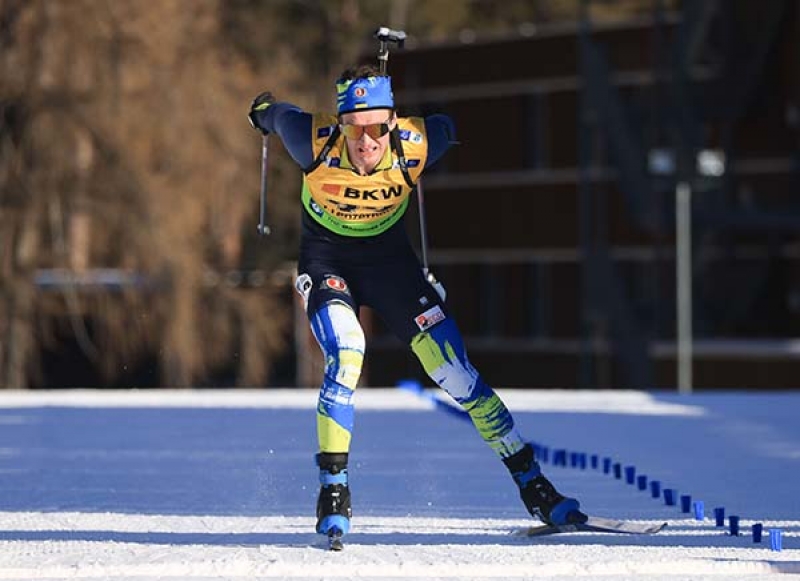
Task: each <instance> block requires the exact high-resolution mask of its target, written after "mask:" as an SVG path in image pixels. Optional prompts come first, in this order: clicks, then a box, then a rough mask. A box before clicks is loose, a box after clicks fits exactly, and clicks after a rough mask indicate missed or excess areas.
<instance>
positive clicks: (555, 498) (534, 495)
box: [503, 444, 587, 526]
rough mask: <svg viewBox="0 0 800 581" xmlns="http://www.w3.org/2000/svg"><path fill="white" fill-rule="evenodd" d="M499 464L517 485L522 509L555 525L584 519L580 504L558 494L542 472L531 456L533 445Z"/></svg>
mask: <svg viewBox="0 0 800 581" xmlns="http://www.w3.org/2000/svg"><path fill="white" fill-rule="evenodd" d="M503 463H504V464H505V465H506V468H508V471H509V472H511V476H512V477H513V478H514V482H516V483H517V486H519V494H520V497H522V502H523V503H525V508H527V509H528V512H529V513H531V516H534V517H536V518H538V519H540V520H542V521H543V522H545V523H547V524H549V525H554V526H559V525H565V524H576V523H583V522H586V519H587V516H586V515H585V514H583V513H582V512H581V511H580V503H579V502H578V501H577V500H575V499H574V498H567V497H565V496H564V495H562V494H561V493H559V492H558V491H557V490H556V489H555V487H554V486H553V485H552V484H551V483H550V481H549V480H548V479H547V478H545V477H544V476H543V475H542V470H541V468H539V463H538V462H536V460H535V459H534V457H533V446H531V445H530V444H525V447H524V448H523V449H522V450H520V451H519V452H517V453H516V454H514V455H513V456H509V457H508V458H504V459H503Z"/></svg>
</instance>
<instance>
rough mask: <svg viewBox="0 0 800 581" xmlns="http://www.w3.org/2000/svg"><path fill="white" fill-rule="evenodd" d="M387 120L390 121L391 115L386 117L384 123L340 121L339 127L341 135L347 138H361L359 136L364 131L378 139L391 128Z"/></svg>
mask: <svg viewBox="0 0 800 581" xmlns="http://www.w3.org/2000/svg"><path fill="white" fill-rule="evenodd" d="M389 121H391V117H390V118H389V119H387V120H386V122H385V123H370V124H369V125H351V124H349V123H347V124H345V123H342V124H340V125H339V127H341V130H342V135H344V136H345V137H347V138H348V139H361V136H362V135H364V134H365V133H366V134H367V135H369V136H370V137H371V138H372V139H380V138H381V137H383V136H384V135H386V134H387V133H389V131H391V130H392V128H391V127H389Z"/></svg>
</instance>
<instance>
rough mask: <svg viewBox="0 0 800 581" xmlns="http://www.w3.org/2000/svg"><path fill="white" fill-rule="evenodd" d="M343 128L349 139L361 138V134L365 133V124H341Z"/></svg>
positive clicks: (343, 133)
mask: <svg viewBox="0 0 800 581" xmlns="http://www.w3.org/2000/svg"><path fill="white" fill-rule="evenodd" d="M340 127H341V128H342V135H344V136H345V137H347V138H348V139H360V138H361V134H362V133H364V129H363V127H364V126H363V125H340Z"/></svg>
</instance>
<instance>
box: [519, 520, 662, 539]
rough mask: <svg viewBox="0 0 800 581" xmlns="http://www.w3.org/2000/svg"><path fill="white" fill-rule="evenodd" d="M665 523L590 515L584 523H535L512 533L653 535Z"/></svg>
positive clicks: (538, 535)
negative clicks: (640, 521) (557, 524)
mask: <svg viewBox="0 0 800 581" xmlns="http://www.w3.org/2000/svg"><path fill="white" fill-rule="evenodd" d="M665 526H667V523H657V524H652V523H639V522H632V521H627V520H619V519H611V518H602V517H597V516H590V517H589V518H588V520H587V521H586V522H585V523H574V524H567V525H559V526H556V525H548V524H543V525H535V526H531V527H524V528H521V529H517V530H515V531H514V532H513V533H512V534H513V535H514V536H518V537H540V536H544V535H555V534H560V533H577V532H588V533H617V534H628V535H653V534H655V533H657V532H659V531H660V530H662V529H663V528H664V527H665Z"/></svg>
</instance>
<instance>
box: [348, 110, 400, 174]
mask: <svg viewBox="0 0 800 581" xmlns="http://www.w3.org/2000/svg"><path fill="white" fill-rule="evenodd" d="M395 123H396V119H395V117H394V115H393V114H392V111H391V109H372V110H370V111H355V112H353V113H345V114H344V115H342V116H341V118H340V124H341V126H342V133H343V134H344V136H345V139H346V141H347V153H348V155H349V156H350V161H351V162H352V163H353V164H354V165H355V166H356V167H358V168H359V169H365V170H366V171H372V170H373V169H375V166H376V165H377V164H378V162H379V161H380V160H381V158H382V157H383V154H384V153H385V152H386V148H387V147H388V146H389V131H390V130H391V129H392V128H394V126H395Z"/></svg>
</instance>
